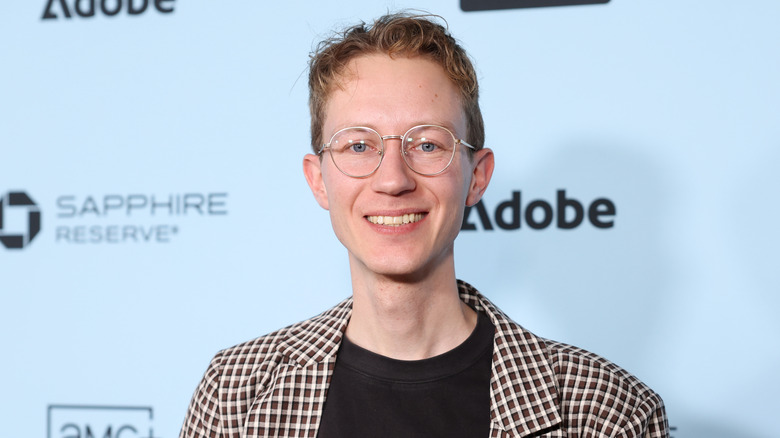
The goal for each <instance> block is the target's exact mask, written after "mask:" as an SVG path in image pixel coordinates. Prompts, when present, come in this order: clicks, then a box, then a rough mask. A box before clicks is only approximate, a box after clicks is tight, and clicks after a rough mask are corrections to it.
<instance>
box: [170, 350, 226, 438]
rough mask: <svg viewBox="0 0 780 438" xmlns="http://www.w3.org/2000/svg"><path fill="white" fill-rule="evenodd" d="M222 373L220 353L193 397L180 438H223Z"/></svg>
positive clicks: (207, 370) (212, 362) (212, 361)
mask: <svg viewBox="0 0 780 438" xmlns="http://www.w3.org/2000/svg"><path fill="white" fill-rule="evenodd" d="M221 373H222V360H221V353H218V354H217V355H216V356H214V359H212V360H211V363H210V364H209V367H208V369H206V373H205V374H204V375H203V379H202V380H201V381H200V384H198V388H197V389H196V390H195V394H193V396H192V400H191V401H190V405H189V408H188V409H187V416H186V417H185V418H184V425H182V428H181V433H179V438H221V437H222V422H221V414H220V407H219V376H220V374H221Z"/></svg>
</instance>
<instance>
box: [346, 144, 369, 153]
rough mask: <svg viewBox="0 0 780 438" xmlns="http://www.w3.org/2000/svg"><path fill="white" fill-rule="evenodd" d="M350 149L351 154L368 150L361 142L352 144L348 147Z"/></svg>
mask: <svg viewBox="0 0 780 438" xmlns="http://www.w3.org/2000/svg"><path fill="white" fill-rule="evenodd" d="M350 149H352V152H365V151H366V150H368V146H367V145H366V144H365V143H363V142H358V143H352V144H351V145H350Z"/></svg>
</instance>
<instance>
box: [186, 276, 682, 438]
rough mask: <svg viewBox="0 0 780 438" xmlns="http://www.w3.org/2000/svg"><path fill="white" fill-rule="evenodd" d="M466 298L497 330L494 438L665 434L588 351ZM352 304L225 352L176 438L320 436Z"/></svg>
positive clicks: (652, 409)
mask: <svg viewBox="0 0 780 438" xmlns="http://www.w3.org/2000/svg"><path fill="white" fill-rule="evenodd" d="M458 286H459V288H460V295H461V299H462V300H463V301H464V302H465V303H466V304H468V305H470V306H471V307H473V308H474V309H475V310H477V311H478V312H484V313H485V314H487V315H488V316H489V317H490V319H491V321H492V322H493V324H494V325H495V327H496V335H495V339H494V343H493V366H492V377H491V380H490V385H491V398H490V419H491V420H490V436H491V437H570V438H572V437H578V438H579V437H582V438H584V437H624V438H629V437H637V438H646V437H650V438H660V437H667V436H668V426H667V422H666V414H665V411H664V405H663V402H662V400H661V398H660V397H659V396H658V395H657V394H656V393H654V392H653V391H652V390H651V389H650V388H648V387H647V386H645V385H644V384H643V383H642V382H640V381H639V380H638V379H637V378H635V377H634V376H632V375H631V374H629V373H628V372H626V371H624V370H623V369H621V368H619V367H618V366H616V365H614V364H612V363H611V362H609V361H607V360H605V359H603V358H601V357H599V356H597V355H595V354H592V353H589V352H587V351H584V350H581V349H579V348H576V347H572V346H569V345H566V344H561V343H559V342H553V341H548V340H546V339H542V338H539V337H537V336H535V335H534V334H532V333H530V332H528V331H526V330H525V329H523V328H522V327H520V326H519V325H517V324H516V323H514V322H513V321H512V320H510V319H509V318H508V317H507V316H506V315H504V313H503V312H501V311H500V310H499V309H498V308H496V307H495V306H494V305H493V304H492V303H491V302H490V301H488V300H487V299H486V298H485V297H483V296H482V295H481V294H480V293H479V292H478V291H477V290H476V289H475V288H474V287H472V286H471V285H469V284H467V283H465V282H460V281H459V282H458ZM351 312H352V300H351V299H347V300H345V301H343V302H342V303H340V304H339V305H337V306H336V307H334V308H332V309H330V310H328V311H326V312H325V313H322V314H320V315H319V316H316V317H314V318H312V319H309V320H306V321H303V322H300V323H297V324H294V325H292V326H289V327H287V328H283V329H281V330H279V331H276V332H273V333H270V334H268V335H266V336H263V337H260V338H257V339H255V340H253V341H249V342H246V343H243V344H240V345H237V346H235V347H232V348H229V349H227V350H223V351H220V352H219V353H217V355H216V356H215V357H214V359H213V360H212V361H211V364H210V365H209V367H208V369H207V370H206V373H205V375H204V376H203V380H202V381H201V382H200V385H199V386H198V388H197V390H196V391H195V394H194V396H193V398H192V401H191V403H190V406H189V410H188V412H187V417H186V419H185V421H184V426H183V427H182V430H181V434H180V438H217V437H219V438H239V437H247V438H248V437H279V438H281V437H316V436H317V428H318V427H319V424H320V418H321V417H322V410H323V407H324V404H325V399H326V397H327V392H328V384H329V383H330V378H331V375H332V373H333V368H334V366H335V364H336V353H337V352H338V349H339V344H340V343H341V339H342V337H343V336H344V331H345V330H346V327H347V322H348V321H349V317H350V314H351Z"/></svg>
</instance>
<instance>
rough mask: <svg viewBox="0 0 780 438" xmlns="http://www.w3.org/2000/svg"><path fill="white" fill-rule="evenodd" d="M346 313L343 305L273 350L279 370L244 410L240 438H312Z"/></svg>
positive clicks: (349, 307)
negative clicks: (245, 411) (243, 431)
mask: <svg viewBox="0 0 780 438" xmlns="http://www.w3.org/2000/svg"><path fill="white" fill-rule="evenodd" d="M351 312H352V300H351V299H347V300H345V301H343V302H342V303H340V304H339V305H338V306H336V307H334V308H333V309H331V310H329V311H327V312H325V313H323V314H322V315H319V316H317V317H315V318H313V319H312V320H311V321H310V324H308V325H307V326H305V327H301V330H300V331H299V332H298V333H296V334H294V335H293V336H290V337H289V338H288V339H287V340H286V341H285V342H283V343H280V344H279V347H278V351H279V353H280V354H281V355H282V359H281V361H280V366H279V367H278V368H277V369H276V373H275V375H274V376H272V377H271V379H270V380H271V381H270V382H269V384H268V385H267V386H266V387H267V388H269V390H268V391H266V392H262V393H260V394H258V395H257V396H256V398H255V400H254V402H253V404H252V406H251V407H250V409H249V412H248V415H247V421H246V423H245V424H246V427H245V434H244V436H246V437H276V438H292V437H296V438H302V437H311V438H313V437H316V435H317V429H318V428H319V424H320V418H322V410H323V408H324V406H325V399H326V397H327V392H328V385H329V384H330V379H331V376H332V375H333V369H334V367H335V364H336V353H338V348H339V345H340V344H341V339H342V338H343V336H344V331H345V330H346V327H347V323H348V322H349V317H350V315H351Z"/></svg>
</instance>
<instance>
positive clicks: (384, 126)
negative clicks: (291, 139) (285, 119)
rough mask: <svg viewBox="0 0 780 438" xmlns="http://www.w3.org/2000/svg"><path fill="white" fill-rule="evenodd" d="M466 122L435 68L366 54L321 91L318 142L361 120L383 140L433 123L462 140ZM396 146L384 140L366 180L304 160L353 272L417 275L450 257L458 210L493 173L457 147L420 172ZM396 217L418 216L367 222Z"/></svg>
mask: <svg viewBox="0 0 780 438" xmlns="http://www.w3.org/2000/svg"><path fill="white" fill-rule="evenodd" d="M465 120H466V119H465V115H464V114H463V109H462V105H461V101H460V97H459V94H458V90H457V88H456V87H455V85H454V84H453V83H452V82H451V81H450V79H449V78H448V77H447V76H446V74H445V73H444V71H443V69H442V68H441V67H440V66H439V65H438V64H436V63H434V62H433V61H430V60H428V59H425V58H420V57H415V58H405V57H400V58H396V59H392V58H390V57H389V56H386V55H367V56H362V57H359V58H357V59H355V60H353V61H352V62H351V63H350V64H349V66H348V68H347V70H346V74H345V75H344V79H343V83H342V87H341V88H336V89H335V90H334V91H333V92H332V93H331V94H330V96H329V98H328V101H327V104H326V107H325V120H324V125H323V134H324V137H325V141H327V140H328V139H329V138H330V136H331V135H333V133H335V132H336V131H338V130H339V129H342V128H346V127H350V126H367V127H370V128H373V129H374V130H376V131H377V132H379V133H380V134H381V135H383V136H385V135H402V134H403V133H405V132H406V131H407V130H408V129H409V128H411V127H413V126H416V125H422V124H435V125H441V126H444V127H446V128H448V129H449V130H450V131H452V133H453V134H455V136H456V137H457V138H464V136H465V134H466V121H465ZM400 147H401V146H400V140H397V139H387V140H385V156H384V158H383V160H382V165H381V166H380V167H379V169H378V170H377V171H376V172H375V173H374V174H372V175H370V176H368V177H366V178H352V177H349V176H347V175H344V174H343V173H341V172H340V171H339V170H338V169H337V168H336V167H335V166H334V164H333V161H332V160H331V157H330V156H328V154H329V152H325V154H324V156H323V157H322V160H321V161H320V160H319V159H318V158H317V157H316V156H314V155H307V156H306V158H305V159H304V171H305V174H306V178H307V181H308V182H309V185H310V186H311V188H312V191H313V192H314V195H315V197H316V198H317V201H318V202H319V204H320V205H321V206H322V207H323V208H325V209H327V210H329V212H330V217H331V222H332V225H333V230H334V231H335V233H336V236H337V237H338V239H339V240H340V241H341V243H342V244H343V245H344V246H345V247H346V248H347V250H348V251H349V255H350V263H351V265H352V268H353V270H354V269H358V270H364V271H366V272H373V273H375V274H380V275H388V276H394V277H419V276H424V275H426V274H428V273H430V272H432V270H434V269H436V268H437V267H439V266H442V265H444V262H446V261H447V259H451V258H452V249H453V242H454V240H455V237H456V236H457V235H458V232H459V230H460V226H461V222H462V220H463V211H464V206H465V205H473V204H475V203H476V202H477V201H478V200H479V198H480V196H481V195H482V193H483V192H484V189H485V188H486V186H487V183H488V181H489V179H490V173H492V168H493V157H492V152H491V151H490V150H487V149H484V150H481V151H479V152H477V153H476V154H475V156H474V157H473V159H469V157H468V152H467V151H466V148H465V146H458V150H457V151H456V153H455V158H454V159H453V162H452V164H451V165H450V167H448V168H447V170H445V171H444V172H443V173H441V174H439V175H436V176H422V175H419V174H417V173H415V172H413V171H412V170H411V169H409V167H407V165H406V164H405V162H404V160H403V158H402V157H401V153H400ZM404 215H410V216H411V217H412V218H415V219H419V220H417V221H416V222H410V223H406V224H402V225H388V224H378V223H376V222H378V221H377V220H376V217H379V216H381V217H383V218H384V219H383V222H388V221H387V217H390V218H396V217H403V216H404ZM413 220H414V219H413Z"/></svg>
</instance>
